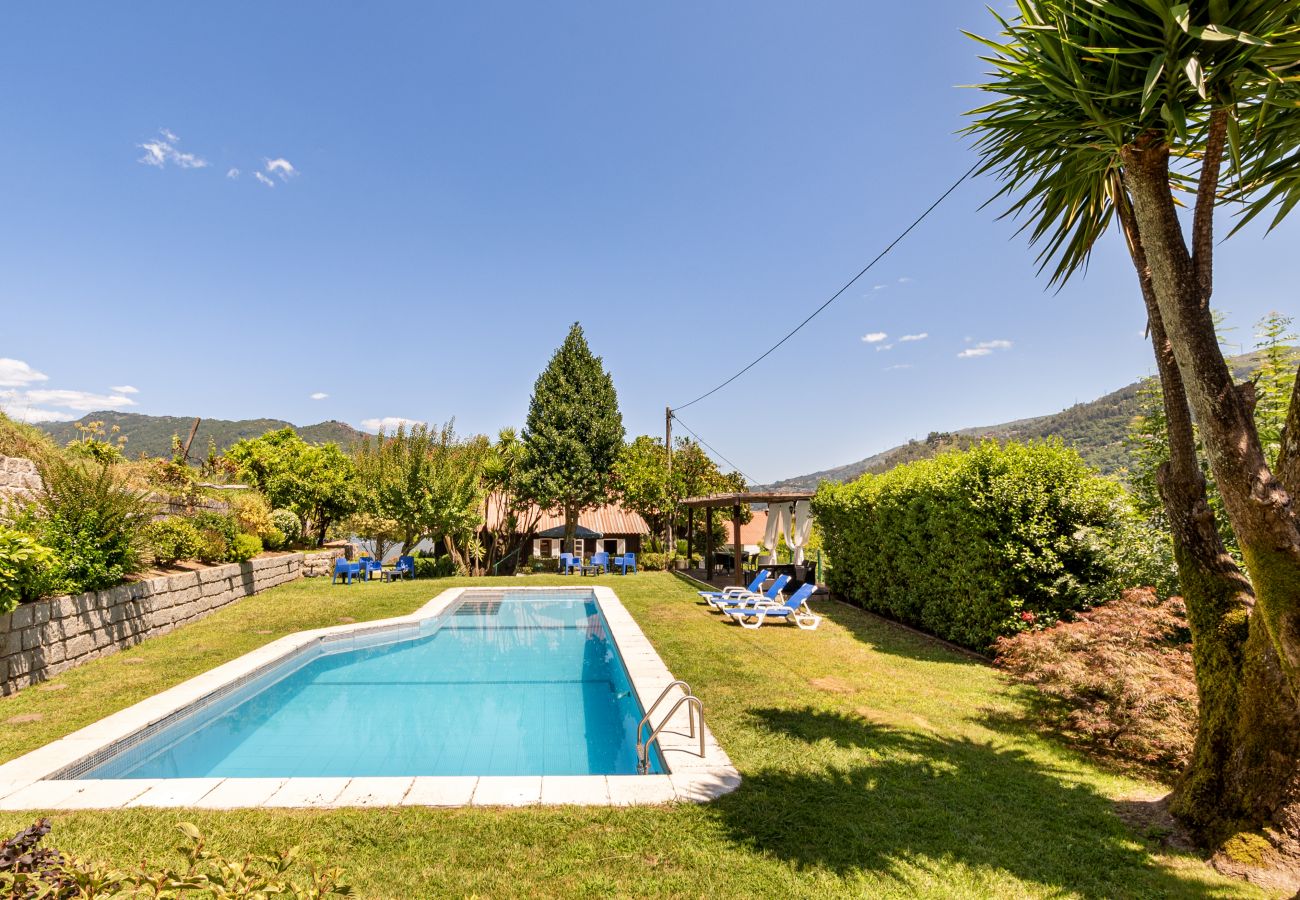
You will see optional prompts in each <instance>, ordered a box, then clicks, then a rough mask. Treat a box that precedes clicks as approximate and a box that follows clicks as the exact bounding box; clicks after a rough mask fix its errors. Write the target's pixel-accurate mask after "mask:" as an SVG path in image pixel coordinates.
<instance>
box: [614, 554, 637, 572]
mask: <svg viewBox="0 0 1300 900" xmlns="http://www.w3.org/2000/svg"><path fill="white" fill-rule="evenodd" d="M613 563H614V565H616V566H618V567H619V569H621V570H622V572H621V574H623V575H626V574H627V570H628V569H631V570H632V571H633V572H635V571H636V554H635V553H624V554H623V555H622V556H616V557H614V559H613Z"/></svg>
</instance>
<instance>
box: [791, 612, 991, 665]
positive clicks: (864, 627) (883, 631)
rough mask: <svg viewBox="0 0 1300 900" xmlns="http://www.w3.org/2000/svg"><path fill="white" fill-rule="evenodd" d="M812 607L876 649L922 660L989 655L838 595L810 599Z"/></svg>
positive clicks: (978, 661) (974, 661) (976, 661)
mask: <svg viewBox="0 0 1300 900" xmlns="http://www.w3.org/2000/svg"><path fill="white" fill-rule="evenodd" d="M812 609H813V611H814V612H816V613H818V614H819V615H824V616H827V617H828V618H829V619H830V620H831V621H833V622H834V623H835V624H836V625H839V626H840V627H841V628H843V629H844V630H845V631H847V632H849V633H850V634H851V635H853V636H854V637H855V638H857V639H858V640H859V641H860V642H862V643H863V644H865V645H867V646H868V647H869V648H870V649H872V650H874V651H876V652H877V653H884V654H887V655H889V656H902V657H905V658H907V659H915V660H921V661H923V662H941V663H955V664H957V665H971V666H983V665H988V663H989V659H988V658H986V657H983V656H980V655H979V654H978V653H973V652H971V651H970V650H966V649H964V648H962V647H958V646H957V645H956V644H950V643H948V642H947V641H944V640H941V639H940V638H937V637H934V636H933V635H930V634H926V633H925V632H923V631H918V630H916V629H913V628H912V627H910V626H908V625H904V624H902V623H901V622H895V621H894V620H893V619H888V618H886V617H884V616H882V615H880V614H878V613H874V612H871V611H870V610H866V609H863V608H862V607H860V606H856V605H854V604H852V603H848V602H846V601H843V600H838V599H830V600H825V599H814V600H813V602H812Z"/></svg>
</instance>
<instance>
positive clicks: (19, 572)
mask: <svg viewBox="0 0 1300 900" xmlns="http://www.w3.org/2000/svg"><path fill="white" fill-rule="evenodd" d="M53 563H54V551H52V550H51V549H50V548H49V547H45V546H42V545H41V544H40V543H39V542H37V540H36V538H34V537H32V536H31V535H30V534H24V533H23V532H21V531H17V530H15V529H12V528H5V527H4V526H2V525H0V614H3V613H7V612H9V611H10V610H11V609H13V608H15V607H16V606H18V604H19V603H30V602H32V601H33V600H39V599H41V597H44V596H47V595H49V594H52V593H54V592H55V590H57V583H56V582H55V581H54V579H53V578H52V571H51V570H52V569H53Z"/></svg>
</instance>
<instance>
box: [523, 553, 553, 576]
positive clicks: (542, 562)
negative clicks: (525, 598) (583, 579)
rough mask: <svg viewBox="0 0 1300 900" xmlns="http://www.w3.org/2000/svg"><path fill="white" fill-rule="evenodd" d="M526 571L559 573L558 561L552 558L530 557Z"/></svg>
mask: <svg viewBox="0 0 1300 900" xmlns="http://www.w3.org/2000/svg"><path fill="white" fill-rule="evenodd" d="M528 571H529V572H545V573H550V574H554V573H556V572H558V571H560V560H559V559H558V558H557V557H554V556H530V557H529V558H528Z"/></svg>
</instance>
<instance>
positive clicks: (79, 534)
mask: <svg viewBox="0 0 1300 900" xmlns="http://www.w3.org/2000/svg"><path fill="white" fill-rule="evenodd" d="M40 470H41V478H42V481H43V482H44V487H43V489H42V490H41V492H40V494H39V495H38V496H37V501H36V509H35V510H34V511H33V512H32V514H31V515H30V516H29V517H28V522H29V523H30V527H31V529H32V530H33V531H34V533H35V535H36V537H37V538H38V540H39V541H40V542H41V543H42V544H44V545H46V546H48V547H49V548H50V549H51V550H53V551H54V559H55V565H56V566H57V567H58V569H59V571H60V573H61V575H62V578H63V580H64V581H65V583H66V586H67V589H68V590H71V591H90V590H99V589H101V588H106V587H112V586H113V585H115V584H118V583H120V582H121V581H122V580H123V579H124V578H125V577H126V576H127V575H131V574H133V573H135V572H138V571H140V569H141V568H142V563H143V558H142V556H143V554H142V553H141V550H142V548H143V544H144V541H143V534H144V528H145V526H146V525H148V524H149V522H150V520H151V519H152V518H153V512H154V506H153V503H152V501H150V499H149V497H148V495H147V494H145V493H143V492H141V491H137V490H135V489H133V488H132V487H131V486H130V485H129V484H128V483H127V480H126V477H127V476H125V475H118V474H115V472H114V470H113V468H112V467H111V466H108V465H93V464H86V463H79V462H73V461H68V460H65V459H58V458H51V459H48V460H46V461H45V462H43V463H42V464H41V467H40Z"/></svg>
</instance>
